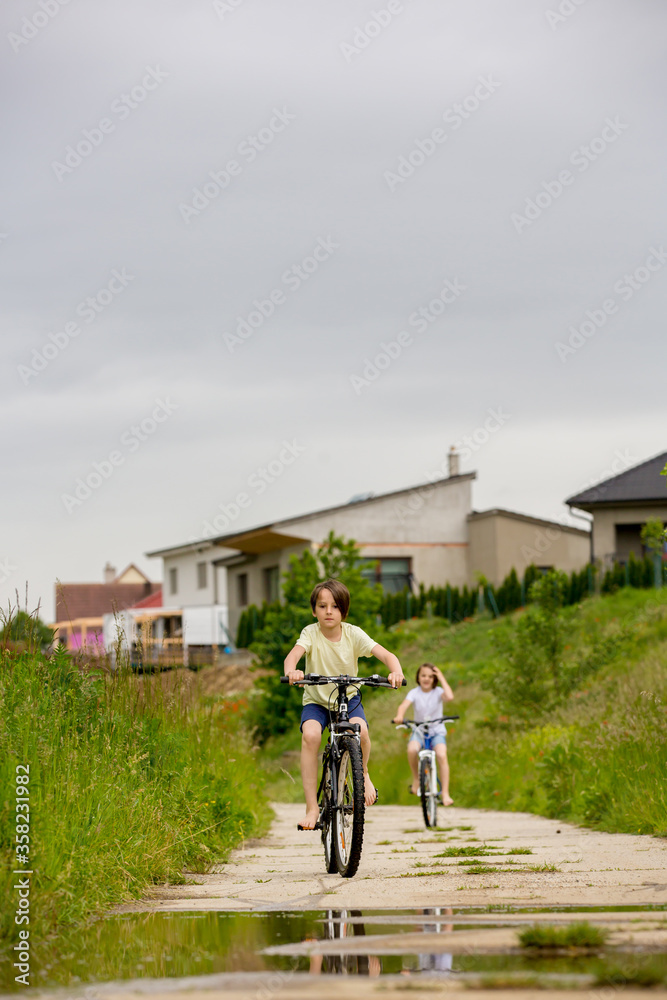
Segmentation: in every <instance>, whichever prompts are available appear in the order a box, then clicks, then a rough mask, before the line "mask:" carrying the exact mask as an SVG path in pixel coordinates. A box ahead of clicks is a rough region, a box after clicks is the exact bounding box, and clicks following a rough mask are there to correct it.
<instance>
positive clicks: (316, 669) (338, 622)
mask: <svg viewBox="0 0 667 1000" xmlns="http://www.w3.org/2000/svg"><path fill="white" fill-rule="evenodd" d="M310 606H311V608H312V610H313V615H314V616H315V618H317V622H316V623H315V624H313V625H306V627H305V628H304V630H303V632H302V633H301V635H300V636H299V638H298V639H297V642H296V644H295V645H294V646H293V647H292V649H291V650H290V651H289V653H288V654H287V656H286V657H285V675H286V676H287V677H289V682H290V684H294V682H295V681H299V680H303V675H304V672H303V670H297V668H296V667H297V663H298V662H299V660H300V659H301V657H302V656H303V654H304V653H305V654H306V673H309V674H325V675H326V676H330V677H335V676H340V675H341V674H351V675H356V674H357V669H358V668H357V657H358V656H375V657H377V659H378V660H380V661H381V662H382V663H384V665H385V666H386V667H387V668H388V669H389V678H388V679H389V683H390V684H391V686H392V687H399V686H400V685H401V684H402V683H403V671H402V669H401V664H400V663H399V661H398V658H397V657H396V656H394V654H393V653H390V652H389V651H388V650H386V649H384V647H383V646H380V645H378V643H377V642H374V640H373V639H371V637H370V636H369V635H366V633H365V632H364V631H363V629H360V628H359V627H358V626H357V625H350V624H349V623H348V622H346V621H345V619H346V618H347V614H348V611H349V609H350V592H349V591H348V589H347V587H346V586H345V584H344V583H341V582H340V581H339V580H325V581H324V583H318V584H317V586H316V587H315V588H314V589H313V592H312V594H311V595H310ZM332 690H333V691H334V692H335V690H336V689H335V688H334V687H333V685H330V684H323V685H322V686H317V687H315V686H313V687H305V688H304V691H303V712H302V713H301V780H302V781H303V791H304V795H305V797H306V816H305V819H303V820H302V821H301V824H300V825H301V826H302V827H303V829H304V830H314V829H315V824H316V823H317V820H318V817H319V814H320V811H319V808H318V806H317V755H318V752H319V749H320V743H321V741H322V731H323V729H324V727H325V726H328V725H329V711H328V705H329V695H330V694H331V692H332ZM349 693H350V694H354V697H351V698H350V701H349V709H348V711H349V715H350V721H352V722H358V723H359V725H360V726H361V753H362V757H363V761H364V783H365V790H366V796H365V799H366V805H367V806H372V805H373V804H374V803H375V801H376V799H377V791H376V790H375V787H374V785H373V782H372V781H371V779H370V777H369V774H368V758H369V756H370V752H371V741H370V737H369V735H368V725H367V724H366V716H365V715H364V710H363V708H362V705H361V695H360V694H358V693H355V692H354V691H353V690H350V692H349Z"/></svg>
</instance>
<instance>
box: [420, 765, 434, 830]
mask: <svg viewBox="0 0 667 1000" xmlns="http://www.w3.org/2000/svg"><path fill="white" fill-rule="evenodd" d="M432 766H433V765H432V762H431V760H430V759H429V758H428V757H422V758H421V760H420V761H419V793H420V795H421V800H422V812H423V813H424V822H425V823H426V825H427V826H436V825H437V822H438V801H437V798H436V796H435V794H434V792H433V785H434V782H433V776H432Z"/></svg>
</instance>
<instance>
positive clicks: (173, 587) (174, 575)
mask: <svg viewBox="0 0 667 1000" xmlns="http://www.w3.org/2000/svg"><path fill="white" fill-rule="evenodd" d="M169 593H170V594H177V593H178V569H177V568H176V567H175V566H172V568H171V569H170V570H169Z"/></svg>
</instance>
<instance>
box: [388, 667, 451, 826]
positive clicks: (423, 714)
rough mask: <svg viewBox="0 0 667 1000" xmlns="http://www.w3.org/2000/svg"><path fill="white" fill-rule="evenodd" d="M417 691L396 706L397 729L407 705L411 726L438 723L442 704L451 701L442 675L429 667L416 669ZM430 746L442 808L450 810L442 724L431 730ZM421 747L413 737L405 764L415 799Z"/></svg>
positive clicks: (419, 738)
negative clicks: (433, 720) (446, 807)
mask: <svg viewBox="0 0 667 1000" xmlns="http://www.w3.org/2000/svg"><path fill="white" fill-rule="evenodd" d="M415 679H416V681H417V687H414V688H412V690H410V691H408V693H407V695H406V696H405V700H404V701H402V702H401V704H400V705H399V706H398V711H397V713H396V717H395V719H394V722H395V723H396V724H397V725H398V724H400V723H402V722H403V718H404V717H405V713H406V712H407V710H408V708H409V707H410V705H412V706H413V709H414V720H415V722H428V721H429V720H430V719H439V718H440V717H441V716H442V715H443V714H444V713H443V710H442V705H443V702H445V701H452V700H453V698H454V692H453V691H452V689H451V687H450V686H449V684H448V683H447V681H446V680H445V678H444V676H443V673H442V671H441V670H440V668H439V667H436V666H435V665H434V664H433V663H422V665H421V666H420V667H419V668H418V669H417V676H416V678H415ZM430 735H431V746H432V747H433V748H434V750H435V756H436V760H437V762H438V773H439V775H440V784H441V786H442V804H443V805H445V806H451V805H452V803H453V802H454V800H453V799H452V798H451V797H450V794H449V763H448V761H447V738H446V730H445V726H444V724H443V723H442V722H440V723H438V724H437V725H435V726H433V727H431V734H430ZM423 746H424V737H423V736H422V735H421V734H420V733H413V734H412V736H411V737H410V741H409V743H408V762H409V764H410V770H411V771H412V784H411V785H410V791H411V793H412V794H413V795H419V763H418V761H419V751H420V750H421V749H422V747H423Z"/></svg>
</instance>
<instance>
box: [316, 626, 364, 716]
mask: <svg viewBox="0 0 667 1000" xmlns="http://www.w3.org/2000/svg"><path fill="white" fill-rule="evenodd" d="M340 628H341V637H340V640H339V641H338V642H332V641H331V640H330V639H326V638H325V637H324V636H323V635H322V630H321V629H320V626H319V623H318V622H315V623H314V624H313V625H306V627H305V629H304V630H303V632H302V633H301V635H300V636H299V638H298V639H297V641H296V645H297V646H301V647H302V649H305V651H306V666H305V670H304V673H306V674H325V675H326V676H327V677H339V676H340V675H341V674H350V675H351V676H356V675H357V673H358V668H357V657H358V656H370V655H371V650H372V649H373V646H376V645H377V643H376V642H375V640H374V639H371V637H370V636H369V635H367V634H366V633H365V632H364V630H363V629H362V628H359V626H358V625H350V624H349V622H341V624H340ZM335 691H336V688H335V687H334V686H333V684H322V685H319V684H318V685H314V684H313V686H312V687H304V689H303V703H304V705H310V704H312V703H313V702H314V703H315V704H316V705H324V707H325V708H328V707H329V697H330V695H331V693H332V692H334V698H335ZM355 693H356V692H355V690H354V688H348V696H350V697H351V696H352V695H353V694H355ZM334 698H332V704H333V701H334Z"/></svg>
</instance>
